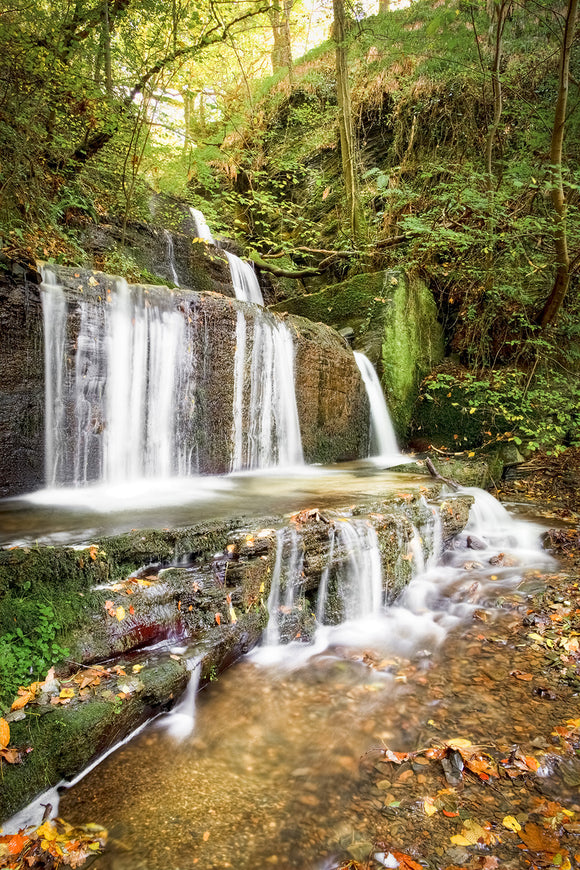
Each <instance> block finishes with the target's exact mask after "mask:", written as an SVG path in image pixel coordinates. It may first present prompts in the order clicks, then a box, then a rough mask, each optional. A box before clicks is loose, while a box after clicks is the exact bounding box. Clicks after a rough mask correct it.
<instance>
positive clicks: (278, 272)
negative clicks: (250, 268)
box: [250, 251, 324, 278]
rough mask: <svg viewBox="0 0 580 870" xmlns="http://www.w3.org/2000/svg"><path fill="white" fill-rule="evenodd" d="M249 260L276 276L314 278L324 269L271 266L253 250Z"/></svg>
mask: <svg viewBox="0 0 580 870" xmlns="http://www.w3.org/2000/svg"><path fill="white" fill-rule="evenodd" d="M250 260H251V261H252V262H253V263H255V264H256V266H257V267H258V269H262V270H263V271H264V272H271V273H272V275H275V276H276V277H277V278H314V277H315V276H316V275H322V273H323V272H324V269H296V270H293V269H280V268H279V267H278V266H271V265H270V263H266V261H265V260H262V258H261V257H259V256H258V255H257V254H256V253H255V252H253V251H252V253H251V254H250Z"/></svg>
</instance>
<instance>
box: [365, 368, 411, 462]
mask: <svg viewBox="0 0 580 870" xmlns="http://www.w3.org/2000/svg"><path fill="white" fill-rule="evenodd" d="M354 358H355V360H356V364H357V366H358V367H359V371H360V373H361V377H362V379H363V383H364V385H365V389H366V391H367V396H368V400H369V406H370V454H369V455H370V456H372V457H376V458H379V459H387V460H394V461H395V462H396V461H398V460H399V459H400V457H401V454H400V453H399V448H398V446H397V437H396V435H395V430H394V428H393V424H392V422H391V417H390V415H389V409H388V408H387V403H386V402H385V397H384V394H383V390H382V387H381V382H380V381H379V379H378V376H377V373H376V371H375V370H374V367H373V365H372V363H371V361H370V360H369V358H368V357H366V356H365V355H364V353H360V352H359V351H355V352H354Z"/></svg>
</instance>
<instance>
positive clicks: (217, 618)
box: [215, 613, 222, 625]
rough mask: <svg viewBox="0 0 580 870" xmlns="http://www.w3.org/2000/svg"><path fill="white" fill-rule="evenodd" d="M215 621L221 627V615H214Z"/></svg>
mask: <svg viewBox="0 0 580 870" xmlns="http://www.w3.org/2000/svg"><path fill="white" fill-rule="evenodd" d="M215 621H216V622H217V624H218V625H221V621H222V615H221V613H216V615H215Z"/></svg>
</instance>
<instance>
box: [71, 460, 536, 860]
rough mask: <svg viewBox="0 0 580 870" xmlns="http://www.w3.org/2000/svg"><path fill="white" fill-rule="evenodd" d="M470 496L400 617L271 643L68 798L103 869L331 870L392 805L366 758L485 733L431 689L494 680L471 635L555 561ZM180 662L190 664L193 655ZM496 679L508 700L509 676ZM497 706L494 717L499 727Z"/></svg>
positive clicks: (367, 480)
mask: <svg viewBox="0 0 580 870" xmlns="http://www.w3.org/2000/svg"><path fill="white" fill-rule="evenodd" d="M347 474H348V475H352V470H349V472H348V473H347ZM384 475H385V473H384V472H376V471H375V472H374V474H372V473H370V472H368V469H367V470H366V471H365V473H364V475H363V477H362V480H363V481H364V487H363V489H364V491H371V492H372V491H374V487H375V486H379V482H380V486H382V487H384V486H385V478H384ZM253 480H254V485H255V479H253ZM310 480H312V478H310ZM321 481H323V485H322V489H324V486H325V485H326V484H327V483H329V481H332V485H330V487H329V490H330V491H329V493H328V497H329V498H330V499H331V500H332V498H333V493H334V492H335V490H336V489H341V487H339V486H338V485H337V482H336V481H335V480H333V477H332V475H323V474H320V475H318V483H319V484H320V483H321ZM373 481H374V483H373ZM401 482H402V481H401ZM246 483H247V481H246ZM302 483H303V481H302V482H300V483H299V484H297V485H298V486H301V485H302ZM342 483H343V484H344V483H345V480H344V479H343V480H342ZM349 483H352V480H350V479H349ZM261 485H262V486H264V480H262V484H261ZM269 485H271V486H272V489H275V488H276V486H277V483H276V482H275V481H272V480H270V484H269ZM467 492H468V493H470V494H472V495H473V496H474V498H475V504H474V507H473V508H472V511H471V518H470V522H469V525H468V526H467V528H466V529H465V530H464V532H463V533H462V534H461V535H459V536H458V538H456V539H455V541H454V542H453V547H452V548H451V549H449V550H447V551H445V552H444V553H442V554H441V553H438V554H436V555H435V556H432V557H430V558H428V559H425V557H424V556H423V555H422V554H420V553H419V551H417V550H415V553H414V555H413V558H414V561H415V570H414V574H413V579H412V581H411V583H410V585H409V586H408V588H407V589H406V590H405V592H404V593H403V595H402V596H401V597H400V599H399V600H398V601H397V602H396V603H395V604H394V605H392V606H390V607H387V608H385V609H383V608H379V609H378V610H376V609H375V611H374V612H372V613H367V614H366V616H364V617H359V618H358V619H357V618H353V619H350V620H347V621H346V622H344V623H342V625H339V626H332V627H331V626H321V627H320V628H319V629H318V631H317V634H316V636H315V639H314V643H313V644H312V645H311V646H307V645H305V644H300V643H292V644H288V645H286V646H278V645H277V644H274V645H268V644H267V643H266V645H265V646H262V647H261V648H259V649H258V650H257V651H254V653H252V654H250V655H248V656H246V657H245V658H244V659H243V660H241V661H240V662H238V663H237V664H236V665H235V666H234V667H232V668H230V669H229V670H228V671H227V672H225V673H224V674H223V675H221V676H220V677H219V679H218V680H217V681H216V682H214V683H211V684H210V685H209V686H208V687H207V688H206V689H205V690H204V691H203V692H201V693H200V694H199V695H198V696H196V695H195V692H190V693H189V694H187V695H186V702H185V703H186V705H188V709H184V702H182V703H180V704H179V705H178V706H177V708H175V710H174V712H173V713H170V714H168V715H166V716H165V717H162V718H161V719H157V720H156V721H154V722H153V723H151V724H150V725H149V726H148V727H147V728H146V729H145V730H144V731H142V732H141V733H140V734H138V735H137V736H136V737H135V738H134V739H133V740H132V741H131V742H129V743H127V744H126V745H124V746H122V747H121V748H119V749H118V750H117V751H116V752H114V753H113V754H111V755H110V756H109V757H107V758H106V759H105V760H104V761H103V762H102V763H101V764H100V765H98V766H97V767H95V768H94V769H92V770H91V771H90V772H89V773H88V774H87V775H86V776H85V777H84V778H83V779H81V780H80V781H79V782H77V783H76V784H75V785H74V786H73V787H71V788H63V789H61V796H60V805H59V808H58V812H59V814H60V815H62V816H63V817H64V818H66V819H67V820H68V821H70V822H73V823H79V824H82V823H84V822H86V821H87V820H91V821H93V822H97V823H98V824H101V825H104V826H105V827H107V828H108V829H109V832H110V838H111V846H110V848H109V849H108V850H107V853H106V854H105V855H104V856H103V857H101V858H99V859H98V866H101V867H107V868H111V870H167V868H171V870H189V868H194V867H197V866H199V867H204V868H216V870H217V868H227V867H235V868H238V870H245V868H248V870H249V868H266V867H270V866H274V867H280V868H289V870H290V868H313V870H329V868H332V867H336V866H338V864H337V861H338V858H337V856H339V855H341V854H344V850H345V848H346V849H348V848H349V844H351V845H352V844H355V845H356V844H357V843H358V842H359V841H361V840H362V842H363V844H364V842H365V840H364V838H365V831H366V829H367V827H368V824H369V817H370V816H371V815H372V814H373V813H376V812H377V805H376V804H377V801H378V806H379V807H380V806H382V797H381V795H379V797H377V796H376V795H374V796H371V797H369V796H368V795H366V797H365V767H364V764H362V765H361V758H363V759H364V758H365V757H366V754H367V753H369V752H370V753H371V755H372V753H373V752H376V751H378V750H380V749H381V748H384V747H386V746H389V747H391V748H395V749H396V750H397V751H408V750H410V749H414V748H417V746H419V745H420V744H421V741H422V739H423V737H422V735H423V734H424V732H425V729H426V728H427V730H429V728H428V726H427V723H428V722H429V723H432V724H435V721H437V722H438V723H439V727H441V728H442V730H443V731H445V728H446V725H449V724H451V723H454V722H459V721H461V720H462V718H464V717H465V716H467V721H468V722H471V724H472V726H473V728H474V729H475V731H477V723H478V721H479V716H478V715H475V716H473V711H471V710H470V704H469V700H466V699H465V698H464V697H462V694H461V691H460V685H457V686H456V690H455V691H453V692H451V694H450V695H449V696H448V697H446V698H445V700H443V698H442V695H441V691H440V689H439V688H438V687H437V685H436V684H437V682H439V685H440V678H441V674H444V673H445V672H446V671H451V672H453V670H454V669H456V668H457V665H458V662H459V661H461V662H463V665H462V668H463V669H464V670H465V672H467V671H469V668H472V669H473V668H476V667H477V668H479V667H484V668H485V667H487V668H488V671H489V672H490V673H492V678H495V675H494V674H493V671H494V669H496V668H497V666H496V665H495V664H494V662H493V659H492V660H490V659H489V658H488V657H486V653H485V652H484V653H483V654H481V653H479V654H478V657H477V658H478V663H477V665H476V664H475V661H474V659H473V653H474V646H473V644H474V643H475V646H476V647H477V649H478V650H479V647H480V646H481V640H479V641H477V640H475V641H474V636H473V629H472V626H473V625H474V624H477V625H480V626H485V628H486V630H487V631H490V630H491V631H493V626H494V625H495V624H496V623H498V624H499V623H501V622H502V620H503V622H505V621H506V619H509V615H508V611H509V607H510V606H511V607H515V606H517V605H518V603H519V602H520V601H521V600H522V596H524V595H525V593H527V592H529V591H530V589H533V588H534V586H537V585H538V584H539V583H540V582H541V580H540V575H539V572H540V570H542V569H548V568H549V567H550V565H551V564H552V560H551V558H550V557H549V556H548V555H547V554H546V553H544V552H543V551H542V550H541V549H540V548H539V544H538V535H539V532H540V529H539V527H538V526H536V525H534V524H532V523H530V522H529V521H528V522H524V521H520V520H517V519H514V518H513V517H512V516H510V515H509V514H508V513H507V511H506V510H505V509H504V508H503V507H502V506H501V505H500V504H499V503H498V502H496V501H495V499H493V498H492V497H491V496H490V495H488V494H487V493H485V492H483V491H481V490H467ZM318 494H319V495H321V493H320V492H319V493H318ZM310 495H311V493H310ZM411 552H412V553H413V547H411ZM506 607H507V610H506V609H505V608H506ZM474 620H475V621H476V622H475V623H474ZM478 637H481V636H480V635H478ZM175 653H176V654H177V655H182V656H184V657H185V658H186V657H187V650H185V649H183V648H180V649H176V650H175ZM432 675H437V676H438V680H432ZM499 677H500V681H502V682H501V687H502V698H504V697H507V696H508V694H509V692H508V688H507V686H505V687H504V682H503V681H505V680H506V679H507V673H505V674H502V673H501V672H500V673H499ZM193 680H195V668H194V669H193V675H192V681H193ZM434 687H435V691H434ZM517 689H519V687H516V690H517ZM502 698H496V700H495V708H493V706H492V707H491V708H489V709H488V710H487V713H486V716H489V715H490V712H489V710H490V709H491V710H492V714H493V715H494V716H495V718H496V720H497V722H496V728H497V729H501V728H502V727H504V722H503V719H504V706H503V705H504V700H502ZM441 717H444V718H443V719H442V718H441ZM176 718H177V719H180V722H176ZM523 718H524V717H523V713H522V717H521V718H520V719H518V717H517V715H516V716H514V717H513V718H512V724H511V725H510V727H512V726H514V723H516V724H515V726H514V727H516V728H518V727H520V726H518V725H517V722H518V721H522V719H523ZM183 719H185V720H186V721H185V724H186V727H185V728H182V727H181V724H183ZM187 720H189V721H190V724H191V726H192V727H191V728H188V727H187ZM172 725H173V726H174V725H177V727H172ZM536 725H537V722H536ZM462 727H464V728H465V725H463V726H462ZM486 727H489V721H488V722H487V726H486ZM451 730H452V731H453V728H452V729H451ZM188 731H190V732H191V733H188ZM462 733H463V732H462ZM180 735H181V736H180ZM447 736H449V734H448V735H447ZM451 736H453V734H451ZM474 736H477V735H476V734H475V735H474ZM514 736H517V735H514V734H513V733H512V734H507V733H506V739H507V740H509V739H513V737H514ZM419 782H420V780H419ZM387 783H388V781H387ZM389 785H390V783H388V784H387V785H386V786H383V788H387V789H388V788H389ZM390 797H391V798H392V795H390ZM373 802H374V804H373Z"/></svg>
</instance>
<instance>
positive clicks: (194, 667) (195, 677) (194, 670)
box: [161, 657, 202, 740]
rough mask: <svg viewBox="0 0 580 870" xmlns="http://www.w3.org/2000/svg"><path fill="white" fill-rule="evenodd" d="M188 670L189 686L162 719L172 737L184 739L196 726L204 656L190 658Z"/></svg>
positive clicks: (187, 663)
mask: <svg viewBox="0 0 580 870" xmlns="http://www.w3.org/2000/svg"><path fill="white" fill-rule="evenodd" d="M186 665H187V670H188V671H189V672H190V677H189V682H188V684H187V688H186V690H185V692H184V693H183V695H182V696H181V698H180V699H179V701H178V702H177V704H176V705H175V707H174V708H173V710H171V712H170V713H169V715H168V716H167V717H166V718H165V719H162V720H161V724H162V727H164V728H165V729H166V731H167V733H168V734H169V736H170V737H173V738H174V739H175V740H184V739H185V738H186V737H189V735H190V734H191V733H192V731H193V729H194V727H195V705H196V696H197V690H198V688H199V680H200V677H201V665H202V658H200V657H196V658H191V659H188V660H187V662H186Z"/></svg>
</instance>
